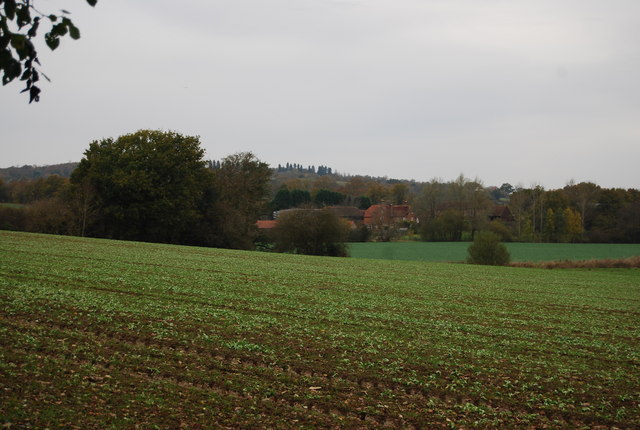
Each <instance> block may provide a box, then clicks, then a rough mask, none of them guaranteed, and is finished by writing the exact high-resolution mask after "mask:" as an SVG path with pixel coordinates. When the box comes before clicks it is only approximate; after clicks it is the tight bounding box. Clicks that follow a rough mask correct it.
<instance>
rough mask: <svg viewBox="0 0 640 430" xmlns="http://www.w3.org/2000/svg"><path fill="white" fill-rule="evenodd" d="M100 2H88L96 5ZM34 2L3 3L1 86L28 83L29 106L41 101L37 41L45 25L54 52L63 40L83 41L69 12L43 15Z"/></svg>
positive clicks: (14, 0)
mask: <svg viewBox="0 0 640 430" xmlns="http://www.w3.org/2000/svg"><path fill="white" fill-rule="evenodd" d="M97 2H98V0H87V3H89V4H90V5H91V6H95V5H96V3H97ZM34 3H35V0H0V71H1V72H2V85H6V84H8V83H9V82H11V81H13V80H14V79H19V80H21V81H23V82H24V83H25V88H24V89H23V90H22V92H28V94H29V103H31V102H32V101H36V102H37V101H39V100H40V88H39V87H38V86H37V85H36V83H37V82H38V81H39V80H40V74H42V75H43V76H44V77H45V78H46V79H47V80H48V79H49V78H47V77H46V75H44V74H43V73H41V72H40V71H39V70H38V66H39V65H40V60H39V59H38V52H37V50H36V45H35V44H34V40H35V39H36V37H37V35H38V31H39V30H40V29H41V25H42V23H43V22H45V23H48V24H49V25H48V29H49V31H48V32H47V33H45V35H44V41H45V43H46V44H47V46H48V47H49V48H50V49H51V50H54V49H56V48H57V47H58V46H59V45H60V38H61V37H64V36H66V35H69V36H70V37H71V38H72V39H79V38H80V30H79V29H78V27H76V26H75V25H74V24H73V22H72V21H71V19H70V18H69V16H68V15H69V12H67V11H66V10H62V11H61V13H60V14H53V13H45V12H41V11H40V9H37V8H36V7H35V5H34Z"/></svg>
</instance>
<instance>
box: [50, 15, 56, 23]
mask: <svg viewBox="0 0 640 430" xmlns="http://www.w3.org/2000/svg"><path fill="white" fill-rule="evenodd" d="M57 20H58V17H57V16H56V15H54V14H51V15H49V21H51V22H56V21H57Z"/></svg>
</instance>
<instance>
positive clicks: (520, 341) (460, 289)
mask: <svg viewBox="0 0 640 430" xmlns="http://www.w3.org/2000/svg"><path fill="white" fill-rule="evenodd" d="M639 345H640V270H638V269H607V270H571V269H570V270H553V271H550V270H539V269H521V268H508V267H486V266H471V265H461V264H444V263H424V262H412V261H383V260H366V259H360V260H359V259H339V258H319V257H306V256H296V255H282V254H270V253H257V252H253V253H252V252H241V251H229V250H218V249H206V248H194V247H182V246H170V245H157V244H144V243H136V242H118V241H108V240H95V239H82V238H75V237H62V236H47V235H36V234H27V233H14V232H1V231H0V426H2V427H3V428H47V427H48V428H52V429H53V428H66V429H67V428H68V429H74V428H75V429H87V428H100V429H108V428H113V429H115V428H117V429H121V428H144V429H147V428H187V429H198V428H309V429H311V428H372V429H373V428H403V429H404V428H408V429H412V428H413V429H419V428H496V427H502V428H504V427H507V428H514V427H518V428H545V427H547V428H560V427H566V428H584V429H587V428H613V427H617V428H639V427H640V347H639Z"/></svg>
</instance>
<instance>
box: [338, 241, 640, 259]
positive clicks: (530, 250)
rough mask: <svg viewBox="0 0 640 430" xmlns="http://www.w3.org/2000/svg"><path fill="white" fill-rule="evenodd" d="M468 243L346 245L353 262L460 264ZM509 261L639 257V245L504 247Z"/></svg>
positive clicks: (553, 244) (544, 244) (580, 244)
mask: <svg viewBox="0 0 640 430" xmlns="http://www.w3.org/2000/svg"><path fill="white" fill-rule="evenodd" d="M469 245H470V242H366V243H350V244H349V249H350V251H351V256H352V257H353V258H375V259H382V260H409V261H435V262H438V261H439V262H460V261H464V260H465V259H466V258H467V248H468V247H469ZM505 245H506V246H507V249H508V250H509V253H510V254H511V259H512V261H555V260H591V259H607V258H627V257H635V256H640V244H608V243H505Z"/></svg>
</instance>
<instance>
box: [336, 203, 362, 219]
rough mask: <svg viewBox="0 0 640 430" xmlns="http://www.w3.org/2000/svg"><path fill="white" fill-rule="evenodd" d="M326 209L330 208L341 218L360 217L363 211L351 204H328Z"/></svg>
mask: <svg viewBox="0 0 640 430" xmlns="http://www.w3.org/2000/svg"><path fill="white" fill-rule="evenodd" d="M327 209H329V210H331V212H333V213H334V214H336V215H337V216H339V217H342V218H359V219H362V218H363V217H364V212H365V211H363V210H362V209H358V208H356V207H353V206H329V207H328V208H327Z"/></svg>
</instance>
